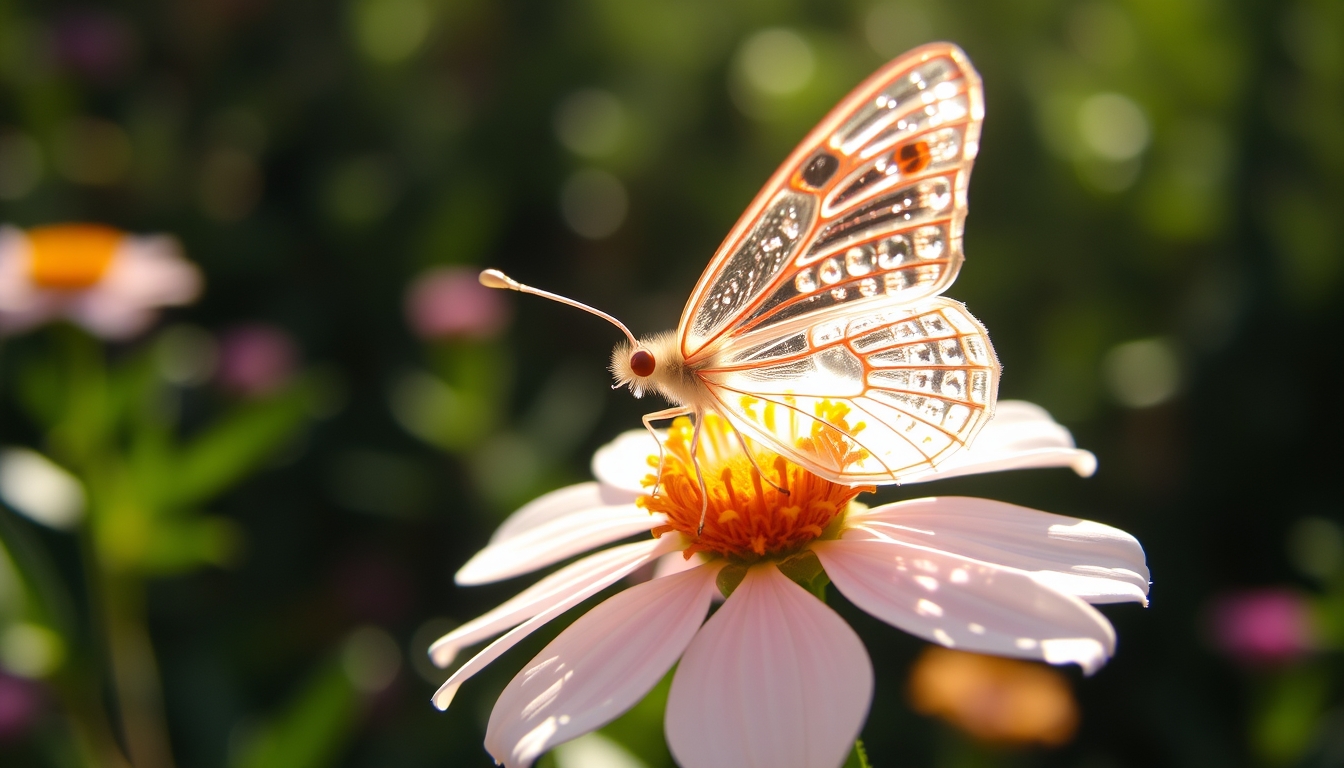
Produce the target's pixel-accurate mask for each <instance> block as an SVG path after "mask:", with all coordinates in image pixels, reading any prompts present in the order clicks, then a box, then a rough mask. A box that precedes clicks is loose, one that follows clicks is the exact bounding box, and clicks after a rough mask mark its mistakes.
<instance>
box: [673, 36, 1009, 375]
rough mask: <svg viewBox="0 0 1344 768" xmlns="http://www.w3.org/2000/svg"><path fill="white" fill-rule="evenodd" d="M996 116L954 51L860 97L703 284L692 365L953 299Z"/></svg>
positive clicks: (742, 226)
mask: <svg viewBox="0 0 1344 768" xmlns="http://www.w3.org/2000/svg"><path fill="white" fill-rule="evenodd" d="M983 114H984V104H983V96H982V92H981V86H980V78H979V76H978V75H977V74H976V73H975V70H974V69H973V68H972V67H971V65H970V62H969V61H968V60H967V59H966V56H965V54H964V53H962V52H961V50H960V49H959V48H957V47H956V46H954V45H951V44H947V43H938V44H933V45H927V46H924V47H922V48H918V49H916V50H914V51H911V52H910V53H909V54H907V55H905V56H903V57H901V58H900V59H898V60H896V61H893V62H892V63H890V64H888V65H887V66H886V67H884V68H883V69H881V70H880V71H878V72H877V73H876V74H874V75H873V76H872V77H871V78H869V79H868V80H867V81H866V82H865V83H864V84H862V85H860V86H859V87H858V88H857V89H855V91H854V92H853V93H851V94H850V95H849V96H848V97H846V99H845V100H844V101H843V102H841V103H840V105H839V106H837V107H836V108H835V109H834V110H832V112H831V113H830V114H829V115H828V116H827V117H826V118H825V119H824V120H823V121H822V122H821V124H820V125H819V126H817V128H816V129H814V130H813V131H812V133H811V134H809V135H808V137H807V138H806V139H805V140H804V141H803V143H802V144H801V145H800V146H799V147H798V148H797V149H796V150H794V152H793V154H792V155H790V157H789V159H788V160H786V161H785V163H784V164H783V165H782V166H781V167H780V169H779V170H778V171H776V173H775V175H774V176H773V177H772V178H771V179H770V181H769V182H768V183H767V184H766V186H765V188H764V189H762V191H761V192H760V193H759V194H758V195H757V197H756V200H755V201H753V203H752V204H751V206H750V207H748V209H747V211H746V213H745V214H743V216H742V218H741V219H740V220H739V221H738V223H737V225H736V226H735V227H734V228H733V230H732V232H731V233H730V234H729V236H728V238H727V239H726V240H725V241H724V243H723V244H722V245H721V246H720V247H719V250H718V251H717V252H716V254H715V256H714V258H713V259H712V260H711V262H710V265H709V267H708V268H707V269H706V271H705V273H704V275H702V276H701V278H700V281H699V283H698V284H697V285H696V288H695V290H694V291H693V292H692V294H691V298H690V300H689V301H688V303H687V305H686V310H685V311H684V312H683V314H682V318H681V324H680V326H679V328H678V338H679V340H680V344H681V351H682V353H683V355H684V356H685V357H686V359H687V361H688V362H689V363H691V364H695V363H696V362H697V361H701V360H704V359H707V358H708V357H710V356H711V355H715V354H717V353H718V352H719V351H720V348H721V347H722V346H724V345H725V344H727V343H728V342H729V341H730V340H731V339H732V338H733V337H734V336H737V335H741V334H744V333H749V332H753V331H759V330H766V329H769V328H771V327H774V326H777V325H779V326H784V325H788V326H792V325H794V324H795V323H797V322H799V321H801V322H804V323H806V322H808V321H809V320H811V319H813V318H819V317H821V316H823V315H826V314H828V313H829V312H830V311H833V310H834V309H835V308H837V307H842V306H846V305H849V304H853V303H855V302H868V303H882V304H885V305H888V306H893V305H904V304H909V303H913V302H916V301H919V300H921V299H923V298H926V297H929V296H933V295H936V294H938V293H940V292H941V291H942V290H943V289H944V288H945V287H946V286H947V285H948V284H949V283H950V282H951V281H952V279H953V278H954V277H955V276H956V273H957V269H958V268H959V267H960V264H961V260H962V255H961V231H962V224H963V222H964V220H965V215H966V184H967V181H968V178H969V174H970V169H971V164H972V162H973V160H974V158H975V155H976V152H977V151H978V148H979V135H980V122H981V120H982V118H983Z"/></svg>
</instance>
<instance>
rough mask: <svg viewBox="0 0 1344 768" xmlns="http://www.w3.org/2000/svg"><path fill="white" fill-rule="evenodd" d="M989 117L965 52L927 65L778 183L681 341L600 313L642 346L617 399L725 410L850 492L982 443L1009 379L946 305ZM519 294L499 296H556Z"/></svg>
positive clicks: (886, 79)
mask: <svg viewBox="0 0 1344 768" xmlns="http://www.w3.org/2000/svg"><path fill="white" fill-rule="evenodd" d="M983 117H984V99H983V93H982V88H981V83H980V77H979V75H978V74H977V73H976V72H975V69H974V68H973V67H972V66H971V64H970V61H969V60H968V59H967V58H966V55H965V53H963V52H962V51H961V49H960V48H957V47H956V46H955V45H952V44H950V43H934V44H930V45H926V46H922V47H920V48H917V49H915V50H913V51H910V52H909V53H907V54H905V55H904V56H901V57H899V58H897V59H895V60H893V61H892V62H890V63H888V64H887V65H886V66H884V67H883V68H882V69H880V70H878V71H877V72H876V73H875V74H873V75H872V76H871V77H869V78H868V80H866V81H865V82H864V83H862V84H861V85H859V87H858V88H856V89H855V90H854V91H853V92H852V93H850V94H849V95H848V96H847V97H845V99H843V100H842V101H841V102H840V104H839V105H838V106H836V107H835V109H833V110H832V111H831V113H830V114H828V115H827V116H826V117H825V118H823V119H822V121H821V123H820V124H818V126H817V127H816V128H815V129H813V131H812V132H811V133H809V134H808V136H807V137H806V138H804V139H803V141H802V143H801V144H800V145H799V146H798V147H797V148H796V149H795V150H794V151H793V153H792V154H790V156H789V157H788V158H787V159H786V160H785V161H784V163H783V164H782V165H781V166H780V168H779V169H778V170H777V171H776V172H775V173H774V175H773V176H771V178H770V179H769V181H767V182H766V185H765V187H764V188H763V189H762V190H761V191H760V193H759V194H758V195H757V196H756V198H755V199H754V200H753V201H752V203H751V204H750V205H749V206H748V207H747V210H746V212H745V213H743V215H742V217H741V218H740V219H739V220H738V222H737V224H736V225H735V226H734V227H733V229H732V231H730V232H729V234H728V237H727V238H726V239H725V240H724V242H723V243H722V245H720V246H719V248H718V250H717V251H716V252H715V254H714V257H713V258H712V259H711V260H710V263H709V266H708V267H707V268H706V269H705V272H704V273H703V274H702V275H701V277H700V280H699V282H698V283H697V284H696V286H695V289H694V290H693V291H692V292H691V296H690V298H689V300H688V301H687V303H686V308H685V310H684V311H683V313H682V316H681V322H680V323H679V325H678V327H677V330H676V331H675V332H668V333H664V334H658V335H656V336H652V337H649V338H646V339H643V340H636V339H635V338H634V336H633V335H632V334H630V332H629V331H628V330H627V329H625V327H624V326H622V325H620V323H619V322H618V321H615V320H614V319H613V318H610V316H608V315H605V314H604V313H598V314H601V315H602V316H604V317H607V318H608V319H611V320H612V322H615V323H616V324H617V325H618V326H620V327H621V329H622V330H623V331H625V333H626V337H627V342H626V343H625V344H622V345H621V346H618V347H617V348H616V350H615V351H614V352H613V354H612V360H611V370H612V373H613V375H614V377H615V379H616V382H617V385H618V386H621V385H624V386H629V387H630V389H631V390H632V392H634V394H635V395H636V396H642V395H643V394H644V393H646V392H657V393H659V394H661V395H663V396H664V397H665V398H666V399H667V400H668V401H670V402H671V403H673V404H674V406H675V407H674V408H671V409H668V410H665V411H661V412H659V413H657V414H650V415H649V416H646V417H645V422H646V423H648V422H649V421H650V420H651V419H653V418H666V417H669V416H674V415H680V414H691V415H696V416H698V415H702V414H705V413H708V412H714V413H717V414H719V415H721V416H723V417H724V418H725V419H727V420H728V421H729V423H731V424H732V425H733V427H734V428H736V430H737V431H738V433H739V434H741V435H745V436H747V437H750V438H751V439H753V440H755V441H757V442H760V443H761V444H763V445H765V446H766V447H768V448H770V449H771V450H772V451H774V452H776V453H779V454H780V455H783V456H787V457H788V458H789V459H790V460H791V461H793V462H794V463H796V464H799V465H801V466H803V467H805V468H807V469H808V470H810V471H812V472H814V473H816V474H818V475H821V476H822V477H825V478H827V479H830V480H833V481H835V482H839V483H847V484H870V483H894V482H899V481H901V480H902V479H904V478H907V477H911V476H914V475H917V474H920V473H922V472H927V471H930V470H932V469H933V468H934V467H935V466H936V465H937V464H938V463H939V462H941V461H942V460H944V459H945V458H947V457H948V456H950V455H952V454H953V453H955V452H956V451H957V450H959V449H960V448H961V447H962V446H964V445H966V444H967V443H968V442H970V441H971V439H972V438H973V437H974V436H975V434H976V433H977V432H978V431H979V430H980V428H981V427H983V426H984V424H985V422H987V421H988V420H989V419H990V417H991V416H992V415H993V407H994V401H995V398H996V395H997V388H998V378H999V364H998V360H997V359H996V358H995V356H994V352H993V348H992V347H991V346H990V343H989V337H988V334H987V333H986V332H985V330H984V328H983V326H981V325H980V323H979V321H977V320H976V319H975V318H974V317H972V316H971V314H970V313H969V312H967V310H966V308H965V307H964V306H963V305H962V304H960V303H958V302H956V301H953V300H951V299H947V298H943V297H942V296H940V294H941V293H942V292H943V291H944V290H945V289H946V288H947V286H948V285H950V284H951V282H952V281H953V279H955V277H956V274H957V272H958V270H959V269H960V267H961V264H962V261H963V255H962V248H961V242H962V228H963V226H964V223H965V218H966V211H967V194H966V193H967V186H968V184H969V179H970V170H971V165H972V163H973V161H974V158H975V156H976V154H977V153H978V151H979V139H980V125H981V122H982V120H983ZM482 279H483V280H485V276H484V275H483V278H482ZM505 280H507V278H503V276H502V275H495V276H492V277H491V278H490V281H487V284H490V285H495V286H496V287H511V288H514V289H515V290H527V291H529V292H533V293H540V294H542V295H547V296H550V297H551V298H556V297H555V296H554V295H552V294H545V292H539V291H536V290H535V289H530V288H527V287H525V286H519V285H518V284H517V283H513V282H512V281H508V282H509V283H512V284H509V285H505V284H504V281H505ZM560 300H563V301H565V302H566V303H570V304H575V305H576V306H581V305H577V302H573V301H572V300H568V299H560ZM590 311H595V310H590ZM823 438H824V439H823ZM823 443H824V444H826V445H830V446H832V447H834V446H837V445H841V446H844V447H845V449H844V450H841V451H838V452H837V451H836V450H817V449H816V446H817V445H819V444H823Z"/></svg>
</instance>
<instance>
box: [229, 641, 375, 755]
mask: <svg viewBox="0 0 1344 768" xmlns="http://www.w3.org/2000/svg"><path fill="white" fill-rule="evenodd" d="M358 703H359V694H358V692H356V691H355V689H354V687H353V686H352V685H351V684H350V680H349V678H348V677H347V676H346V674H345V672H344V671H343V670H342V669H341V667H340V665H339V664H335V663H331V664H328V665H327V666H326V668H324V669H323V670H321V671H320V672H319V673H318V674H317V676H316V677H314V678H313V679H312V680H310V681H309V682H308V684H307V686H305V687H304V688H303V689H302V690H300V691H299V692H298V693H297V694H296V695H295V696H294V699H293V700H292V701H290V702H289V704H288V705H287V706H286V708H285V711H283V712H281V713H279V714H278V715H276V716H275V717H274V718H273V719H271V720H269V721H267V722H265V723H263V724H262V725H261V726H259V727H258V729H257V730H256V731H255V732H254V734H253V735H252V737H251V738H250V739H247V740H246V743H245V746H244V747H243V748H242V749H241V750H239V752H238V753H237V755H236V756H235V757H234V759H233V760H232V761H230V763H229V765H230V768H320V767H321V766H325V765H331V764H333V763H334V762H336V758H337V756H338V753H339V752H340V751H341V747H343V746H344V745H345V743H346V742H347V741H348V740H349V739H350V737H351V736H352V735H353V729H352V727H351V726H352V725H353V724H354V721H355V716H356V714H357V713H358V711H359V708H358V706H357V705H358Z"/></svg>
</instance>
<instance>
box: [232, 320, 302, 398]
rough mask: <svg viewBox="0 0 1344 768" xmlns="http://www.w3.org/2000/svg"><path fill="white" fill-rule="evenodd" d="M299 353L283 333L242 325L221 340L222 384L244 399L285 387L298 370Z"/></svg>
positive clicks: (260, 325) (272, 328)
mask: <svg viewBox="0 0 1344 768" xmlns="http://www.w3.org/2000/svg"><path fill="white" fill-rule="evenodd" d="M298 361H299V350H298V346H297V345H296V344H295V343H294V339H293V337H291V336H290V335H289V333H287V332H286V331H285V330H284V329H282V328H279V327H277V326H274V325H267V324H264V323H251V324H249V325H241V326H238V327H237V328H233V329H231V330H229V331H226V332H225V333H224V334H223V335H222V336H221V337H220V339H219V372H218V374H217V376H218V379H219V383H220V385H221V386H223V387H224V388H225V389H227V390H229V391H231V392H235V393H237V394H240V395H243V396H245V397H260V396H262V395H266V394H270V393H271V392H274V391H275V390H277V389H279V388H280V387H283V386H284V385H285V384H286V383H288V382H289V380H290V379H291V378H293V377H294V372H295V370H296V369H297V368H298Z"/></svg>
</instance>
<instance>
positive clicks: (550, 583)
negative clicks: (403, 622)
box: [429, 536, 677, 667]
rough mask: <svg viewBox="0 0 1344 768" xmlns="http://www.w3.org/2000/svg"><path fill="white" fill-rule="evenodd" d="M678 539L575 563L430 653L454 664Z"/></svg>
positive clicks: (586, 595)
mask: <svg viewBox="0 0 1344 768" xmlns="http://www.w3.org/2000/svg"><path fill="white" fill-rule="evenodd" d="M676 538H677V537H674V536H664V537H663V538H662V539H649V540H647V541H637V542H634V543H633V544H625V545H623V546H619V547H612V548H611V549H607V550H603V551H602V552H598V553H597V554H595V555H592V556H590V557H585V558H584V559H582V560H579V561H578V562H575V563H571V564H569V565H567V566H565V567H564V568H561V569H560V570H558V571H556V572H555V573H552V574H551V575H549V576H547V577H546V578H544V579H542V580H541V581H538V582H537V583H536V584H533V585H532V586H530V587H528V588H527V589H525V590H523V591H522V592H519V593H518V594H517V595H515V596H514V597H513V598H512V599H510V600H508V601H506V602H504V603H503V604H501V605H500V606H498V607H497V608H495V609H494V610H492V611H489V612H487V613H485V614H483V615H481V616H479V617H477V618H475V619H473V620H471V621H469V622H467V623H466V624H463V625H462V626H460V627H458V628H457V629H454V630H453V631H452V632H449V633H448V634H446V635H444V636H443V637H441V638H439V639H438V640H436V641H435V642H434V644H433V645H431V646H430V647H429V657H430V658H431V659H432V660H433V661H434V663H435V664H437V665H439V666H440V667H446V666H448V665H449V664H451V663H453V659H454V658H456V656H457V652H458V651H459V650H461V649H462V648H465V647H467V646H469V645H475V644H476V643H479V642H481V641H482V640H484V639H486V638H488V637H493V636H495V635H497V634H499V633H500V632H503V631H504V630H506V629H508V628H509V627H512V626H515V625H517V624H519V623H521V622H524V621H527V620H528V619H531V618H533V617H534V616H538V615H540V614H543V613H547V612H548V611H551V610H553V609H555V608H556V607H557V606H563V607H561V608H560V609H559V610H560V611H564V610H567V609H568V608H569V607H571V606H574V605H578V604H579V603H581V602H583V601H584V600H587V599H588V598H589V597H591V596H593V595H595V594H597V593H598V592H601V591H602V590H603V589H606V588H607V587H608V586H610V585H612V584H614V583H616V582H617V581H618V580H619V579H621V578H622V577H624V576H625V575H626V574H628V573H630V572H632V571H634V570H636V569H638V568H639V567H640V566H641V565H643V564H644V563H646V562H648V561H650V560H652V559H654V558H656V557H658V556H660V555H663V554H665V553H666V552H668V551H669V549H670V548H671V547H673V546H675V545H676V542H675V541H674V540H675V539H676Z"/></svg>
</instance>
